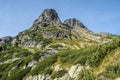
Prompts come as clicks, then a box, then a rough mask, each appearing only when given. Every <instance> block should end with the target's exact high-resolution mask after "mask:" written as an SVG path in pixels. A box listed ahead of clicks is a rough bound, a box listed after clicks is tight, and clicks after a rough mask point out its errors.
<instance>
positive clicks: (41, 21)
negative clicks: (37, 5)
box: [33, 9, 61, 27]
mask: <svg viewBox="0 0 120 80" xmlns="http://www.w3.org/2000/svg"><path fill="white" fill-rule="evenodd" d="M59 23H61V21H60V19H59V17H58V14H57V12H56V11H55V10H54V9H45V10H44V11H43V12H42V14H41V15H40V16H39V18H38V19H37V20H36V21H35V22H34V24H33V25H34V26H36V25H37V26H43V27H46V26H48V25H55V24H59Z"/></svg>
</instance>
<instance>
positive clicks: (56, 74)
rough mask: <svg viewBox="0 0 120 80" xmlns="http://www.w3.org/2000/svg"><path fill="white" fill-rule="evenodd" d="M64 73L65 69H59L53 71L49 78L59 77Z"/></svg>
mask: <svg viewBox="0 0 120 80" xmlns="http://www.w3.org/2000/svg"><path fill="white" fill-rule="evenodd" d="M65 73H67V71H66V70H65V69H63V70H60V71H58V72H55V73H54V74H52V76H51V78H52V79H55V78H60V77H62V76H64V75H65Z"/></svg>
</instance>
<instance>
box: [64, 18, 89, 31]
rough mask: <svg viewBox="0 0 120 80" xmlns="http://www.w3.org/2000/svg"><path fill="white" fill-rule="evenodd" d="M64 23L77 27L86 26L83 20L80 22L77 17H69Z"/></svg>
mask: <svg viewBox="0 0 120 80" xmlns="http://www.w3.org/2000/svg"><path fill="white" fill-rule="evenodd" d="M64 24H65V25H67V26H69V27H72V28H75V27H81V28H86V29H87V27H85V26H84V25H83V23H82V22H80V21H79V20H77V19H76V18H70V19H67V20H65V21H64Z"/></svg>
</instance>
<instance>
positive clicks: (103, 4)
mask: <svg viewBox="0 0 120 80" xmlns="http://www.w3.org/2000/svg"><path fill="white" fill-rule="evenodd" d="M46 8H53V9H55V10H56V11H57V12H58V14H59V17H60V19H61V20H62V21H64V20H65V19H68V18H73V17H75V18H77V19H79V20H80V21H81V22H83V24H84V25H85V26H87V27H88V28H89V29H90V30H92V31H94V32H109V33H113V34H120V29H119V28H120V0H0V37H3V36H8V35H10V36H15V35H17V34H18V33H19V32H21V31H23V30H25V29H28V28H30V27H31V26H32V24H33V22H34V20H35V19H37V18H38V16H39V15H40V14H41V13H42V11H43V10H44V9H46Z"/></svg>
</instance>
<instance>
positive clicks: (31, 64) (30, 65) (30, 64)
mask: <svg viewBox="0 0 120 80" xmlns="http://www.w3.org/2000/svg"><path fill="white" fill-rule="evenodd" d="M37 63H38V62H37V61H34V60H32V61H31V62H29V63H28V65H27V66H28V67H32V66H35V65H36V64H37Z"/></svg>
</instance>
